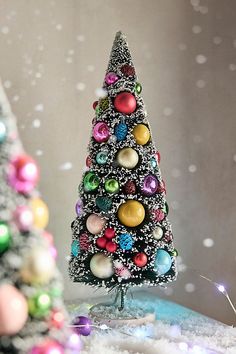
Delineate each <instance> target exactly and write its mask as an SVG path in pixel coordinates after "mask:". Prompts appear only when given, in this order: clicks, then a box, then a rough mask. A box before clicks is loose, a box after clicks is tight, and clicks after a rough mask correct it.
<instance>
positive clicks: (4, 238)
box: [0, 221, 11, 255]
mask: <svg viewBox="0 0 236 354" xmlns="http://www.w3.org/2000/svg"><path fill="white" fill-rule="evenodd" d="M10 242H11V231H10V228H9V225H8V224H7V223H5V222H3V221H0V255H1V254H3V253H4V252H5V251H6V250H7V249H8V248H9V246H10Z"/></svg>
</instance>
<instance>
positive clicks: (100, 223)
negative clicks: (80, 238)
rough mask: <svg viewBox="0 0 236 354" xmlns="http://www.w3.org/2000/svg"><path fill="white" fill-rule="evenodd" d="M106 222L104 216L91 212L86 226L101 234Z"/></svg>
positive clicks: (91, 230)
mask: <svg viewBox="0 0 236 354" xmlns="http://www.w3.org/2000/svg"><path fill="white" fill-rule="evenodd" d="M105 224H106V219H104V218H102V217H101V216H100V215H97V214H91V215H89V217H88V219H87V221H86V227H87V229H88V231H89V232H90V233H91V234H93V235H97V234H99V233H100V232H101V231H102V229H103V228H104V226H105Z"/></svg>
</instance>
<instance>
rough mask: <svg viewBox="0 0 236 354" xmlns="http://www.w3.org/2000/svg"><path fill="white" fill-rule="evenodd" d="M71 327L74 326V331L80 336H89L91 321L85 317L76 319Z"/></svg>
mask: <svg viewBox="0 0 236 354" xmlns="http://www.w3.org/2000/svg"><path fill="white" fill-rule="evenodd" d="M72 325H74V331H75V333H77V334H81V335H82V336H89V335H90V333H91V331H92V321H91V319H90V318H88V317H86V316H78V317H76V318H75V319H74V320H73V322H72Z"/></svg>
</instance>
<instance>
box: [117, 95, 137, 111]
mask: <svg viewBox="0 0 236 354" xmlns="http://www.w3.org/2000/svg"><path fill="white" fill-rule="evenodd" d="M114 106H115V109H116V110H117V111H118V112H121V113H124V114H131V113H133V112H134V111H135V110H136V106H137V102H136V98H135V97H134V95H133V94H132V93H130V92H120V93H118V95H117V96H116V98H115V100H114Z"/></svg>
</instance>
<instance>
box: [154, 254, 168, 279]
mask: <svg viewBox="0 0 236 354" xmlns="http://www.w3.org/2000/svg"><path fill="white" fill-rule="evenodd" d="M171 264H172V260H171V256H170V255H169V253H168V252H167V251H165V250H163V249H160V250H158V251H157V253H156V258H155V267H154V270H155V271H156V272H157V273H158V274H159V275H163V274H166V273H167V272H168V271H169V270H170V268H171Z"/></svg>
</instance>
